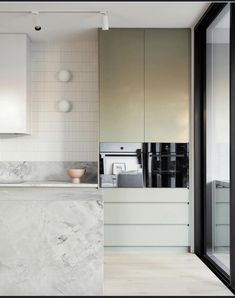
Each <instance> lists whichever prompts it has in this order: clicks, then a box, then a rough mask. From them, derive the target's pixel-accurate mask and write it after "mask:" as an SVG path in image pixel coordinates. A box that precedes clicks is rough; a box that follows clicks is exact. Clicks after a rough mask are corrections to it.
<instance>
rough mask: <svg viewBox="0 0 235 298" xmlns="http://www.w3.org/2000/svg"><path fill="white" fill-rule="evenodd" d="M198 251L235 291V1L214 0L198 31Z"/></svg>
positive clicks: (195, 110) (195, 208) (196, 190)
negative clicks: (215, 1)
mask: <svg viewBox="0 0 235 298" xmlns="http://www.w3.org/2000/svg"><path fill="white" fill-rule="evenodd" d="M194 59H195V60H194V68H195V71H194V211H195V212H194V219H195V221H194V227H195V229H194V235H195V253H196V254H197V256H198V257H199V258H200V259H201V260H202V261H203V262H204V263H205V264H206V265H207V266H208V267H209V268H210V269H211V270H212V271H213V272H214V273H215V274H216V275H217V276H218V277H219V278H220V279H221V280H222V281H223V282H224V283H225V284H226V285H227V286H228V287H229V288H230V289H231V290H232V291H233V293H235V216H234V214H235V4H233V3H228V2H227V3H226V2H224V3H214V4H211V5H210V7H209V8H208V10H207V11H206V13H205V14H204V15H203V17H202V19H201V20H200V21H199V23H198V24H197V26H196V27H195V30H194Z"/></svg>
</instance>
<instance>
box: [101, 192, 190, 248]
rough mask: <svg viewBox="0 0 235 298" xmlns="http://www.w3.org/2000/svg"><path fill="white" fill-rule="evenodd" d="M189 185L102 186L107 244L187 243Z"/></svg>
mask: <svg viewBox="0 0 235 298" xmlns="http://www.w3.org/2000/svg"><path fill="white" fill-rule="evenodd" d="M188 193H189V191H188V189H185V188H184V189H183V188H182V189H179V188H178V189H172V188H171V189H170V188H161V189H156V188H155V189H153V188H152V189H150V188H149V189H148V188H143V189H133V188H132V189H128V188H125V189H124V188H119V189H114V188H113V189H103V196H104V202H105V204H104V205H105V207H104V222H105V233H104V238H105V240H104V241H105V246H106V247H180V248H182V247H183V248H185V249H188V247H189V242H190V240H189V194H188Z"/></svg>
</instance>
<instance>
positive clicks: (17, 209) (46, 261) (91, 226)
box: [0, 183, 103, 296]
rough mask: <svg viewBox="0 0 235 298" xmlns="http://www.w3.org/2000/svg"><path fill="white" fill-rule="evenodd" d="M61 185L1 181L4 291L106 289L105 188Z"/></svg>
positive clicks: (0, 290)
mask: <svg viewBox="0 0 235 298" xmlns="http://www.w3.org/2000/svg"><path fill="white" fill-rule="evenodd" d="M2 186H3V185H2ZM57 186H58V187H54V186H53V188H51V187H41V188H39V187H26V186H25V185H24V184H23V183H22V184H21V186H19V185H18V186H17V187H12V185H6V186H4V187H1V189H0V243H1V245H0V295H1V296H38V295H42V296H57V295H59V296H61V295H62V296H63V295H65V296H87V295H91V296H96V295H103V202H102V197H101V192H100V190H98V189H96V188H93V187H91V188H90V186H89V187H81V188H79V187H76V188H74V187H71V188H70V187H62V188H61V187H60V185H57Z"/></svg>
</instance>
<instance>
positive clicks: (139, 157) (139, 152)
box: [136, 149, 143, 165]
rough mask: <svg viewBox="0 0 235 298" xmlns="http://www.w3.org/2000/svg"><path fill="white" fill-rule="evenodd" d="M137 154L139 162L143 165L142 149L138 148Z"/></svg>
mask: <svg viewBox="0 0 235 298" xmlns="http://www.w3.org/2000/svg"><path fill="white" fill-rule="evenodd" d="M136 156H137V160H138V164H140V165H143V162H142V152H141V149H137V150H136Z"/></svg>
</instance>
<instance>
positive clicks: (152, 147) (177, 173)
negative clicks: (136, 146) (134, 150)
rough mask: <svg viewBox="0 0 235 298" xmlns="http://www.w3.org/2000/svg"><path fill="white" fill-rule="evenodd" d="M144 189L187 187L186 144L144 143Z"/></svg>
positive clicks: (187, 159)
mask: <svg viewBox="0 0 235 298" xmlns="http://www.w3.org/2000/svg"><path fill="white" fill-rule="evenodd" d="M143 160H144V166H143V169H144V177H145V186H146V187H171V188H175V187H188V183H189V151H188V143H144V144H143Z"/></svg>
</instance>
